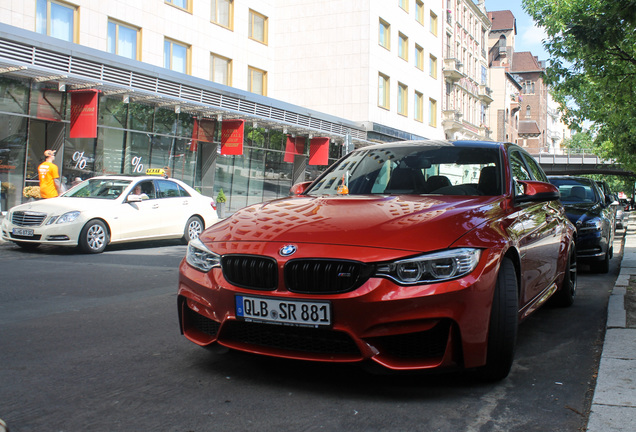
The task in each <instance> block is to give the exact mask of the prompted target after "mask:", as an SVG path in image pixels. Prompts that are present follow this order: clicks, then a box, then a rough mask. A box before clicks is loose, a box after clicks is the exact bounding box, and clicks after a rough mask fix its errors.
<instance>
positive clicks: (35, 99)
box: [29, 83, 70, 121]
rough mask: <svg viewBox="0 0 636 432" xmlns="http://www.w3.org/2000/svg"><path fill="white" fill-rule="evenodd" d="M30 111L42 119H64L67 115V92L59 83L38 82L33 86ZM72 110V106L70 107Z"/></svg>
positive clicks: (32, 114)
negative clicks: (61, 89)
mask: <svg viewBox="0 0 636 432" xmlns="http://www.w3.org/2000/svg"><path fill="white" fill-rule="evenodd" d="M31 95H32V97H31V103H30V109H29V113H30V114H31V116H33V117H35V118H37V119H40V120H51V121H62V120H65V119H68V117H67V112H66V110H67V103H66V100H67V94H66V93H64V92H61V91H58V89H57V84H47V83H36V84H33V86H32V88H31ZM68 105H70V104H68ZM68 109H69V110H70V106H69V107H68Z"/></svg>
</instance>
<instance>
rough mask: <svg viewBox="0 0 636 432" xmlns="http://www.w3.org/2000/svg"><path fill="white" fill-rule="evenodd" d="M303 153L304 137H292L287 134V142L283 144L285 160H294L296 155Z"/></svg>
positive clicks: (291, 161)
mask: <svg viewBox="0 0 636 432" xmlns="http://www.w3.org/2000/svg"><path fill="white" fill-rule="evenodd" d="M304 153H305V138H304V137H296V138H292V137H290V136H289V135H288V136H287V143H286V144H285V159H283V160H284V161H285V162H290V163H293V162H294V157H295V156H296V155H301V154H304Z"/></svg>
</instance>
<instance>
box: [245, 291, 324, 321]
mask: <svg viewBox="0 0 636 432" xmlns="http://www.w3.org/2000/svg"><path fill="white" fill-rule="evenodd" d="M236 316H237V317H239V318H241V319H244V320H245V321H254V322H268V323H276V324H286V325H296V326H310V327H325V326H329V325H331V304H330V303H329V302H317V301H304V300H303V301H298V300H280V299H274V298H264V297H249V296H241V295H237V296H236Z"/></svg>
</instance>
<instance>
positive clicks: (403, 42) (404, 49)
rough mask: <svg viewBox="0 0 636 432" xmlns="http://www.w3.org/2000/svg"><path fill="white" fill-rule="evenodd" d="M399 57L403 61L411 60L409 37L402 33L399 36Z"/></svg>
mask: <svg viewBox="0 0 636 432" xmlns="http://www.w3.org/2000/svg"><path fill="white" fill-rule="evenodd" d="M398 56H400V58H401V59H403V60H406V61H408V60H409V37H408V36H406V35H403V34H402V33H399V34H398Z"/></svg>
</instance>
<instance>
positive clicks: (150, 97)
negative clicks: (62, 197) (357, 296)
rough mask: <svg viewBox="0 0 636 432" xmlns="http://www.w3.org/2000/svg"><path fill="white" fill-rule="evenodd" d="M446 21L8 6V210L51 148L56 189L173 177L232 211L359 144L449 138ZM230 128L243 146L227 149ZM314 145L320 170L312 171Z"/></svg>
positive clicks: (236, 8) (0, 168)
mask: <svg viewBox="0 0 636 432" xmlns="http://www.w3.org/2000/svg"><path fill="white" fill-rule="evenodd" d="M469 3H470V2H469ZM444 14H445V11H444V2H443V1H442V0H437V1H423V0H395V1H393V2H386V1H384V0H372V1H369V2H344V3H343V2H338V1H335V0H320V1H313V2H310V1H296V0H294V1H292V0H277V1H267V0H264V1H263V0H258V1H257V0H240V1H239V0H209V1H199V0H144V1H140V2H126V1H121V0H114V1H111V2H94V1H91V0H29V1H17V0H0V121H2V122H3V124H6V125H8V126H7V127H6V128H4V129H3V130H2V131H0V182H2V185H3V186H2V190H3V195H2V201H0V205H2V207H1V208H0V210H3V211H4V210H6V209H7V208H8V207H10V206H12V205H15V204H18V203H20V202H21V201H23V200H24V199H25V197H24V196H22V193H21V192H22V190H23V189H24V188H25V187H26V186H30V185H35V184H37V180H36V179H37V177H36V175H35V168H36V167H37V165H38V164H39V163H40V162H41V160H42V158H43V152H44V150H45V149H55V150H58V158H57V159H56V163H57V164H58V165H59V167H60V171H61V174H62V177H63V178H62V180H63V181H64V180H66V181H67V182H69V181H70V180H71V179H74V178H75V177H82V178H87V177H90V176H93V175H98V174H110V173H130V172H141V170H142V169H146V168H156V167H167V168H168V169H169V170H170V172H171V174H172V175H173V176H174V177H177V178H181V179H183V180H185V181H186V182H188V183H190V184H192V185H193V186H195V187H197V188H199V189H200V190H201V191H202V192H203V193H205V194H207V195H211V196H216V194H217V193H218V191H219V190H220V189H223V190H224V193H225V194H226V195H227V196H228V209H229V210H230V211H233V210H235V209H238V208H240V207H242V206H244V205H247V204H251V203H254V202H260V201H263V200H265V199H270V198H275V197H278V196H284V195H287V194H288V191H289V187H290V186H291V185H292V184H293V183H294V182H297V181H301V180H305V179H311V178H314V177H315V176H316V175H317V174H318V173H320V172H321V170H323V169H324V167H325V166H326V165H327V164H330V163H331V162H333V161H334V160H335V159H336V158H338V157H340V156H341V155H342V154H344V153H345V152H346V151H348V150H350V149H352V148H353V147H354V146H361V145H367V144H369V143H371V142H378V141H393V140H398V139H419V138H443V137H444V136H445V135H444V129H443V127H442V121H441V120H442V110H441V106H442V94H443V92H442V87H443V81H444V79H443V75H442V66H443V64H442V63H443V62H442V61H441V60H442V58H443V57H442V56H443V54H442V40H443V36H442V35H443V34H444V28H445V27H444V26H445V24H444V21H443V19H442V18H443V17H444ZM470 22H471V23H472V22H473V21H470ZM76 92H94V93H95V94H97V100H98V102H97V104H96V106H95V110H96V113H97V126H96V133H95V137H81V138H78V137H74V136H72V134H71V133H70V128H71V121H72V112H73V111H74V110H75V109H77V104H75V103H74V102H73V94H74V93H76ZM235 120H242V121H243V122H244V140H243V152H242V154H240V155H226V154H224V153H223V151H222V145H221V141H222V129H223V127H224V125H225V124H226V123H229V122H232V121H235ZM317 138H323V139H324V138H326V139H327V141H328V143H329V149H328V150H329V151H328V156H329V158H328V160H327V161H324V160H321V161H318V160H317V159H316V160H314V161H313V162H312V157H311V156H312V154H313V150H312V149H313V147H312V145H313V141H312V140H314V139H317ZM318 162H320V163H321V164H322V165H317V163H318Z"/></svg>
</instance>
